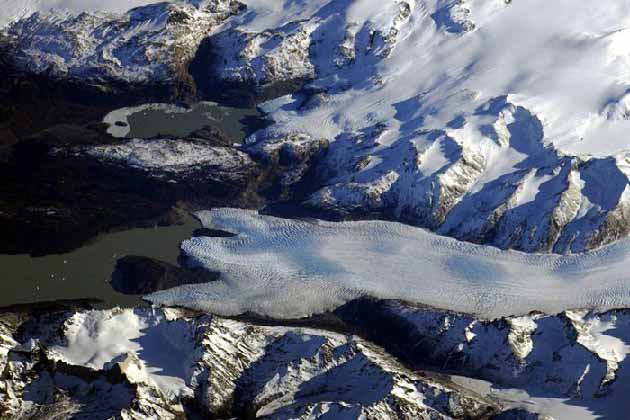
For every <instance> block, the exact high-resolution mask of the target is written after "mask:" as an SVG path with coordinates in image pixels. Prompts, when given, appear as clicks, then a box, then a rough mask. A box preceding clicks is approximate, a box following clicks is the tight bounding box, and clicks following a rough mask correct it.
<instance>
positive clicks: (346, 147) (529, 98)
mask: <svg viewBox="0 0 630 420" xmlns="http://www.w3.org/2000/svg"><path fill="white" fill-rule="evenodd" d="M245 3H246V6H247V9H246V10H244V9H242V8H241V6H240V4H239V3H237V2H232V1H223V0H212V1H203V2H194V3H192V4H186V3H177V4H158V5H150V6H146V7H141V8H137V9H133V10H132V11H130V12H127V13H122V14H120V13H119V14H114V15H112V14H106V15H104V14H100V13H99V14H93V13H89V14H81V15H78V16H73V15H68V14H59V13H54V12H52V13H39V14H34V15H32V16H31V17H30V18H28V19H25V20H22V21H19V22H18V23H16V24H13V25H11V26H10V27H9V28H8V31H7V32H8V34H9V37H10V39H11V40H12V42H13V45H14V55H15V60H16V61H17V63H19V65H20V66H21V68H22V69H24V70H26V71H29V72H39V73H41V72H47V73H49V74H51V75H52V76H54V77H61V76H63V77H67V76H72V77H75V78H79V79H82V80H86V81H89V82H91V83H93V82H95V81H101V82H102V81H103V80H107V79H110V80H111V79H113V80H117V81H127V82H130V83H148V84H150V83H164V82H173V81H179V82H181V81H182V80H186V83H190V75H189V74H188V73H187V64H188V63H189V62H190V61H191V60H192V58H193V57H194V56H195V55H196V54H206V55H207V57H201V58H202V60H201V61H200V62H202V63H206V64H207V68H205V69H203V70H202V71H201V73H200V74H196V75H195V77H196V78H197V79H198V80H199V79H200V78H201V79H203V78H204V77H205V78H207V80H208V81H209V82H211V84H212V85H213V86H215V87H221V86H223V87H225V86H230V87H232V88H234V87H240V88H241V92H247V91H252V90H253V91H256V92H259V93H262V96H259V98H264V99H271V98H273V97H277V98H276V99H275V100H269V101H267V102H265V103H263V104H261V107H262V108H263V109H264V110H265V112H267V113H268V115H269V117H270V118H271V119H272V120H273V121H274V124H272V125H271V126H270V127H268V128H267V129H265V130H261V131H259V132H258V133H257V134H256V135H255V136H253V137H252V138H251V141H252V142H258V143H262V144H264V143H265V142H268V141H274V142H277V140H278V138H282V137H283V136H285V137H286V136H288V135H292V136H295V135H300V136H302V137H304V136H310V137H311V138H312V139H314V141H315V142H316V143H317V144H321V143H322V140H325V142H326V144H328V143H329V144H330V147H329V149H328V151H327V155H326V157H325V158H323V159H319V160H318V163H317V165H318V166H317V170H316V171H314V172H315V173H317V185H319V188H317V189H316V191H314V192H313V194H312V195H311V196H310V198H309V199H308V200H307V203H306V204H307V205H309V206H312V207H315V208H318V209H322V210H326V211H327V212H329V213H334V214H338V215H340V216H344V217H346V216H350V217H352V216H359V215H365V214H377V215H381V216H384V217H388V218H393V219H396V220H403V221H406V222H409V223H412V224H416V225H420V226H424V227H428V228H431V229H433V230H435V231H437V232H439V233H441V234H444V235H448V236H453V237H455V238H458V239H462V240H467V241H472V242H480V243H487V244H492V245H495V246H498V247H501V248H514V249H519V250H524V251H528V252H540V251H543V252H550V251H553V252H558V253H570V252H581V251H584V250H588V249H592V248H596V247H599V246H601V245H604V244H607V243H610V242H613V241H615V240H617V239H619V238H621V237H625V236H626V235H627V234H628V231H629V229H630V228H629V226H630V225H629V224H628V217H629V215H628V211H629V210H628V209H629V201H628V200H629V199H628V197H629V195H628V191H627V187H628V174H629V170H628V167H629V165H628V156H627V149H628V141H627V137H626V134H625V133H626V132H627V129H628V127H629V124H630V123H629V122H628V117H627V116H628V114H629V113H630V111H629V108H628V96H627V93H628V89H629V87H628V84H627V68H628V65H630V62H629V60H630V59H629V58H628V57H630V50H628V47H627V45H628V43H627V39H628V37H629V35H628V34H629V33H630V32H629V31H630V30H629V29H628V28H627V19H628V17H629V16H630V7H629V6H628V5H626V4H625V3H623V2H618V1H614V0H607V1H603V2H597V3H592V4H590V3H589V4H584V3H583V2H579V1H577V0H562V1H560V2H556V3H554V4H553V5H551V6H550V5H549V4H548V2H544V1H542V0H537V1H527V2H526V1H510V2H506V1H503V0H466V1H447V0H410V1H395V0H391V1H389V0H388V1H386V2H374V1H371V0H362V1H356V2H349V1H346V0H317V1H312V2H308V4H305V3H304V2H299V4H298V3H295V2H266V1H249V2H245ZM229 16H233V17H232V18H231V19H228V20H227V21H226V19H227V18H228V17H229ZM221 22H225V23H224V24H223V25H220V24H221ZM207 35H210V37H209V39H208V45H209V47H208V48H204V49H203V50H202V51H199V52H198V51H197V48H198V46H199V45H200V43H201V42H202V40H203V39H204V37H206V36H207ZM204 60H205V61H204ZM196 72H197V73H199V70H198V69H197V70H196ZM304 84H306V88H303V85H304ZM217 89H219V88H217ZM235 92H238V90H236V91H235ZM310 173H311V174H312V173H313V171H311V172H310ZM311 184H312V183H311Z"/></svg>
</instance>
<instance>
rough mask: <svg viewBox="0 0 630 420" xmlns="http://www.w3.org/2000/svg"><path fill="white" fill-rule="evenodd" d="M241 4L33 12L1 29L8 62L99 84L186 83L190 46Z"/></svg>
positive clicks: (191, 53)
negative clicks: (6, 43) (9, 46)
mask: <svg viewBox="0 0 630 420" xmlns="http://www.w3.org/2000/svg"><path fill="white" fill-rule="evenodd" d="M243 8H244V6H243V4H241V3H239V2H237V1H232V0H217V1H214V0H213V1H206V2H196V3H194V4H192V3H167V2H164V3H158V4H153V5H147V6H143V7H138V8H135V9H132V10H130V11H128V12H126V13H105V12H90V13H87V12H86V13H81V14H77V15H75V14H71V13H69V12H63V11H59V12H50V13H34V14H32V15H30V16H29V17H28V18H25V19H21V20H18V21H17V22H15V23H13V24H12V25H10V26H9V27H8V28H7V29H6V35H7V37H8V39H9V41H10V42H11V44H12V48H13V53H12V59H13V62H14V65H15V66H16V67H17V68H18V69H20V70H22V71H25V72H31V73H35V74H46V75H47V76H49V77H52V78H54V79H62V78H63V79H64V80H66V81H68V80H73V79H75V80H77V81H79V82H81V83H89V84H95V85H99V86H101V87H102V89H103V90H108V89H113V88H115V87H116V84H122V85H123V86H129V85H131V86H134V85H140V86H143V85H149V86H151V85H154V86H161V85H166V86H173V88H175V87H179V89H185V88H188V89H192V88H194V86H193V83H192V80H191V79H190V75H189V74H188V72H187V66H188V64H189V63H190V61H191V60H192V58H193V57H194V55H195V53H196V50H197V47H198V46H199V44H200V43H201V41H202V40H203V39H204V37H206V36H207V35H208V34H209V33H210V32H211V31H212V30H213V29H214V28H215V27H217V26H218V25H220V24H221V23H222V22H223V21H224V20H225V19H227V18H228V17H230V16H232V15H234V14H237V13H239V11H241V10H242V9H243ZM180 85H183V86H180ZM186 85H187V86H186Z"/></svg>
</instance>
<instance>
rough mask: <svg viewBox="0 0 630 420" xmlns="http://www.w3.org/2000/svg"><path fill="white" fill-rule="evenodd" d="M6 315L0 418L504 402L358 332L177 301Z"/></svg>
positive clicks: (311, 415) (352, 410) (485, 409)
mask: <svg viewBox="0 0 630 420" xmlns="http://www.w3.org/2000/svg"><path fill="white" fill-rule="evenodd" d="M2 321H3V322H2V324H0V327H1V328H2V335H1V337H2V346H1V347H0V366H1V367H2V372H3V374H2V381H1V382H0V384H1V386H0V415H2V416H3V418H12V419H27V418H38V419H52V418H60V417H64V418H65V417H67V416H73V415H78V416H79V418H88V417H87V416H90V417H89V418H98V419H101V418H102V419H106V418H122V419H146V418H160V419H181V418H186V417H184V416H185V414H186V413H187V414H189V415H192V414H196V415H198V416H200V417H202V418H207V417H211V418H234V417H238V418H266V419H297V418H299V419H316V418H318V419H325V418H329V419H339V418H346V419H360V418H361V419H363V418H367V419H403V418H404V419H419V418H427V419H428V418H431V419H444V420H446V419H464V418H467V419H471V418H474V419H481V418H487V419H489V418H490V417H491V416H492V415H494V414H497V413H498V412H500V411H502V407H501V405H500V404H498V403H497V402H495V401H492V400H491V399H485V398H483V397H480V396H479V395H476V394H475V393H474V392H469V391H467V390H465V389H463V388H461V387H459V386H457V385H455V384H453V383H452V382H450V381H448V380H447V379H446V378H444V377H440V376H437V375H430V374H421V373H416V372H413V371H411V370H409V369H406V368H405V367H403V366H402V365H401V364H400V363H398V362H396V361H394V360H393V359H392V358H391V356H389V355H387V354H386V353H385V352H384V351H383V350H382V349H381V348H380V347H378V346H376V345H373V344H370V343H368V342H366V341H365V340H363V339H361V338H358V337H356V336H351V335H347V336H346V335H342V334H337V333H331V332H326V331H323V330H316V329H312V328H298V327H264V326H256V325H251V324H247V323H243V322H237V321H230V320H224V319H219V318H213V317H210V316H199V315H194V314H189V315H187V314H185V313H182V312H180V311H176V310H151V309H143V310H140V309H138V310H109V311H79V312H73V311H67V312H53V313H49V314H46V315H44V316H42V317H40V318H37V317H30V316H28V315H26V314H15V313H13V314H8V315H7V314H5V315H4V316H3V318H2ZM18 330H19V331H18ZM104 395H108V397H107V398H103V396H104Z"/></svg>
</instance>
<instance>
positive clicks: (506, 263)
mask: <svg viewBox="0 0 630 420" xmlns="http://www.w3.org/2000/svg"><path fill="white" fill-rule="evenodd" d="M198 217H199V218H200V220H201V221H202V223H203V225H204V226H205V227H208V228H213V229H219V230H224V231H229V232H233V233H236V234H238V236H236V237H233V238H208V237H199V238H192V239H190V240H187V241H184V242H183V244H182V246H181V249H182V253H183V255H184V256H185V261H186V264H188V265H190V266H193V267H204V268H207V269H210V270H212V271H219V272H221V273H222V274H221V277H220V279H219V281H216V282H212V283H206V284H201V285H194V286H189V285H188V286H180V287H177V288H175V289H171V290H167V291H160V292H156V293H153V294H151V295H148V296H146V299H147V300H149V301H151V302H152V303H154V304H157V305H165V306H183V307H188V308H193V309H196V310H201V311H207V312H211V313H216V314H220V315H226V316H234V315H239V314H243V313H247V312H250V313H256V314H259V315H264V316H269V317H273V318H299V317H305V316H310V315H312V314H317V313H321V312H325V311H330V310H334V309H336V308H337V307H339V306H341V305H343V304H344V303H346V302H348V301H350V300H353V299H356V298H359V297H364V296H371V297H377V298H384V299H402V300H406V301H409V302H414V303H421V304H424V305H428V306H430V307H436V308H440V309H445V310H452V311H457V312H460V313H468V314H473V315H475V316H478V317H482V318H489V319H494V318H498V317H504V316H512V315H521V314H527V313H530V312H532V311H541V312H544V313H549V314H552V313H558V312H561V311H564V310H567V309H577V308H589V309H597V310H607V309H611V308H618V307H625V306H628V305H629V304H630V284H629V283H628V281H627V278H628V277H627V264H628V261H629V260H630V242H628V241H621V242H619V243H617V244H615V245H611V246H609V247H606V248H602V249H600V250H597V251H592V252H589V253H585V254H580V255H568V256H559V255H546V254H526V253H522V252H517V251H503V250H500V249H497V248H494V247H489V246H482V245H474V244H470V243H466V242H461V241H457V240H454V239H451V238H445V237H441V236H437V235H435V234H432V233H431V232H428V231H426V230H423V229H418V228H414V227H410V226H407V225H403V224H399V223H395V222H382V221H361V222H343V223H331V222H323V221H315V220H289V219H280V218H275V217H271V216H263V215H259V214H257V213H256V212H254V211H248V210H239V209H213V210H210V211H204V212H200V213H198Z"/></svg>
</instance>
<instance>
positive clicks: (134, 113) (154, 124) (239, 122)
mask: <svg viewBox="0 0 630 420" xmlns="http://www.w3.org/2000/svg"><path fill="white" fill-rule="evenodd" d="M259 116H260V114H259V113H258V111H257V110H256V109H254V108H233V107H227V106H221V105H218V104H216V103H214V102H199V103H197V104H193V105H190V106H183V105H176V104H162V103H153V104H145V105H140V106H137V107H132V108H121V109H117V110H115V111H112V112H110V113H109V114H107V115H106V116H105V118H104V119H103V121H104V122H105V123H106V124H108V125H109V130H108V133H110V134H111V135H112V136H114V137H118V138H123V137H126V138H143V139H148V138H154V137H186V136H189V135H190V134H192V133H194V132H195V131H197V130H201V129H203V128H205V127H209V126H213V127H217V128H218V129H220V130H221V132H222V133H223V134H225V135H226V136H227V138H229V139H230V140H232V141H234V142H236V143H240V142H241V141H242V140H243V139H244V138H245V136H246V135H247V134H248V133H247V131H248V130H247V126H248V125H247V121H251V122H252V123H255V121H256V119H257V118H258V117H259Z"/></svg>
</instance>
